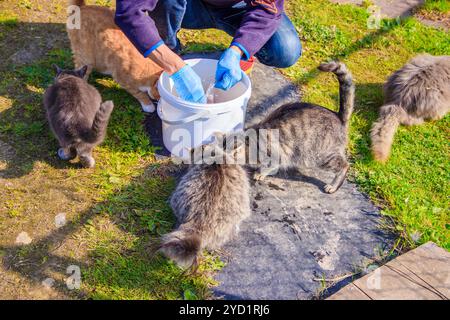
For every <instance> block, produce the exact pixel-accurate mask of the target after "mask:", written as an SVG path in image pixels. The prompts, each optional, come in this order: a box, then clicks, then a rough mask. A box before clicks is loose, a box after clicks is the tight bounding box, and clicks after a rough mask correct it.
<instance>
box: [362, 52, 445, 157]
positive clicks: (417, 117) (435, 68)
mask: <svg viewBox="0 0 450 320" xmlns="http://www.w3.org/2000/svg"><path fill="white" fill-rule="evenodd" d="M384 92H385V102H384V105H383V106H382V107H381V108H380V112H379V113H380V116H379V118H378V120H377V121H376V122H375V123H374V124H373V126H372V129H371V139H372V154H373V157H374V158H375V160H377V161H380V162H385V161H386V160H387V159H388V158H389V154H390V151H391V146H392V142H393V139H394V135H395V131H396V130H397V127H398V126H399V124H404V125H408V126H411V125H417V124H421V123H423V122H424V120H428V119H431V120H438V119H440V118H442V117H443V116H445V114H446V113H447V112H449V110H450V56H437V57H434V56H431V55H428V54H425V55H419V56H417V57H415V58H413V59H411V60H410V61H409V62H408V63H407V64H406V65H404V66H403V67H402V68H401V69H399V70H397V71H395V72H394V73H393V74H392V75H391V76H390V77H389V79H388V81H387V82H386V84H385V85H384Z"/></svg>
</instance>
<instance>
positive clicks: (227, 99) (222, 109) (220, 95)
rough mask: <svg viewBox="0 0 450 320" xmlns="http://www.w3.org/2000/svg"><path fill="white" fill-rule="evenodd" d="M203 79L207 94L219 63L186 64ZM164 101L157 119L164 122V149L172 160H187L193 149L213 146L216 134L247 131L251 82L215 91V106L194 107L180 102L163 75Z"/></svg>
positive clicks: (244, 80) (160, 83)
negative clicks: (245, 126)
mask: <svg viewBox="0 0 450 320" xmlns="http://www.w3.org/2000/svg"><path fill="white" fill-rule="evenodd" d="M186 63H188V64H189V65H190V66H191V67H192V68H193V69H194V71H195V72H196V73H197V74H198V75H199V76H200V78H201V79H202V82H203V87H204V89H205V92H206V91H207V89H208V87H209V86H210V85H211V84H212V83H214V81H215V72H216V66H217V60H212V59H190V60H186ZM158 90H159V94H160V96H161V99H160V100H159V102H158V108H157V112H158V116H159V117H160V118H161V120H162V129H163V141H164V145H165V147H166V148H167V150H169V151H170V152H171V153H172V156H176V157H179V158H187V157H188V156H189V150H190V149H191V148H195V147H198V146H200V145H202V144H206V143H210V142H211V141H212V139H213V138H212V136H213V134H214V133H217V132H222V133H229V132H237V131H242V130H243V129H244V120H245V112H246V109H247V103H248V100H249V99H250V96H251V90H252V89H251V82H250V79H249V78H248V76H247V75H246V74H243V77H242V80H241V81H240V82H238V83H237V84H236V85H235V86H233V88H231V89H230V90H227V91H223V90H219V89H214V93H215V95H214V103H210V104H201V103H192V102H188V101H185V100H182V99H180V98H179V97H178V96H177V94H176V90H175V89H174V84H173V81H172V80H171V79H170V77H169V75H168V74H167V73H166V72H164V73H163V74H162V75H161V77H160V78H159V81H158Z"/></svg>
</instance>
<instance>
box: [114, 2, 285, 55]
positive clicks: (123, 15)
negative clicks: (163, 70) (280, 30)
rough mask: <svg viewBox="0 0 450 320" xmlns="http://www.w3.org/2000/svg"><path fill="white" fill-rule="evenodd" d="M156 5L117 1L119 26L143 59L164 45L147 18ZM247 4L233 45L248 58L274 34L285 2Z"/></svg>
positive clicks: (224, 3) (221, 5)
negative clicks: (156, 47) (153, 49)
mask: <svg viewBox="0 0 450 320" xmlns="http://www.w3.org/2000/svg"><path fill="white" fill-rule="evenodd" d="M161 1H164V0H161ZM204 1H205V2H207V3H209V4H210V5H213V6H214V5H217V6H220V7H223V6H224V5H227V4H228V5H229V6H232V5H234V4H236V3H238V2H240V1H236V0H204ZM157 2H158V0H117V2H116V17H115V21H116V24H117V25H118V26H119V27H120V28H121V29H122V31H123V32H124V33H125V34H126V35H127V37H128V38H129V39H130V41H131V42H132V43H133V44H134V45H135V46H136V48H137V49H138V50H139V51H140V52H141V53H142V54H143V55H144V56H146V55H148V54H149V52H150V51H151V49H152V48H153V47H154V46H155V45H157V44H158V43H160V42H161V37H160V36H159V34H158V31H157V29H156V26H155V22H154V21H153V20H152V19H151V18H150V17H149V15H148V12H151V11H152V10H154V9H155V6H156V3H157ZM245 2H246V3H247V7H248V10H247V12H246V13H245V14H244V17H243V19H242V22H241V26H240V27H239V29H238V30H237V31H236V34H235V36H234V39H233V42H234V43H236V44H238V46H239V47H241V49H242V48H243V49H244V50H243V51H244V52H245V51H246V52H245V53H246V55H247V58H249V57H250V56H252V55H254V54H255V53H256V52H258V51H259V49H261V47H262V46H263V45H264V44H265V43H266V42H267V41H268V40H269V39H270V37H271V36H272V35H273V34H274V33H275V31H276V29H277V27H278V25H279V22H280V19H281V14H282V13H283V10H284V8H283V7H284V0H245Z"/></svg>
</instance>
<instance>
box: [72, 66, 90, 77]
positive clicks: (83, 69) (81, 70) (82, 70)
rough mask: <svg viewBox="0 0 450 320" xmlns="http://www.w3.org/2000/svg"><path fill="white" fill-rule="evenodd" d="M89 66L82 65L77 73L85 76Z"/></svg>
mask: <svg viewBox="0 0 450 320" xmlns="http://www.w3.org/2000/svg"><path fill="white" fill-rule="evenodd" d="M87 69H88V66H82V67H81V68H80V69H78V70H76V71H75V72H76V73H77V75H78V76H79V77H80V78H84V76H85V75H86V72H87Z"/></svg>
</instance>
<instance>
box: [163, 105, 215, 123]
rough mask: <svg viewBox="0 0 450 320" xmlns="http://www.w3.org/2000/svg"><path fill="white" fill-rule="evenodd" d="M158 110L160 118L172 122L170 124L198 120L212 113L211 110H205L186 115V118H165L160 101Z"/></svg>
mask: <svg viewBox="0 0 450 320" xmlns="http://www.w3.org/2000/svg"><path fill="white" fill-rule="evenodd" d="M157 111H158V116H159V118H160V119H161V120H162V121H164V122H165V123H167V124H170V125H180V124H185V123H189V122H192V121H195V120H198V119H200V118H203V117H205V116H207V115H209V114H211V112H210V111H209V110H204V111H202V112H199V113H196V114H193V115H192V116H189V117H186V118H183V119H180V120H168V119H165V118H164V115H163V113H162V109H161V104H160V103H158V107H157Z"/></svg>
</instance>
